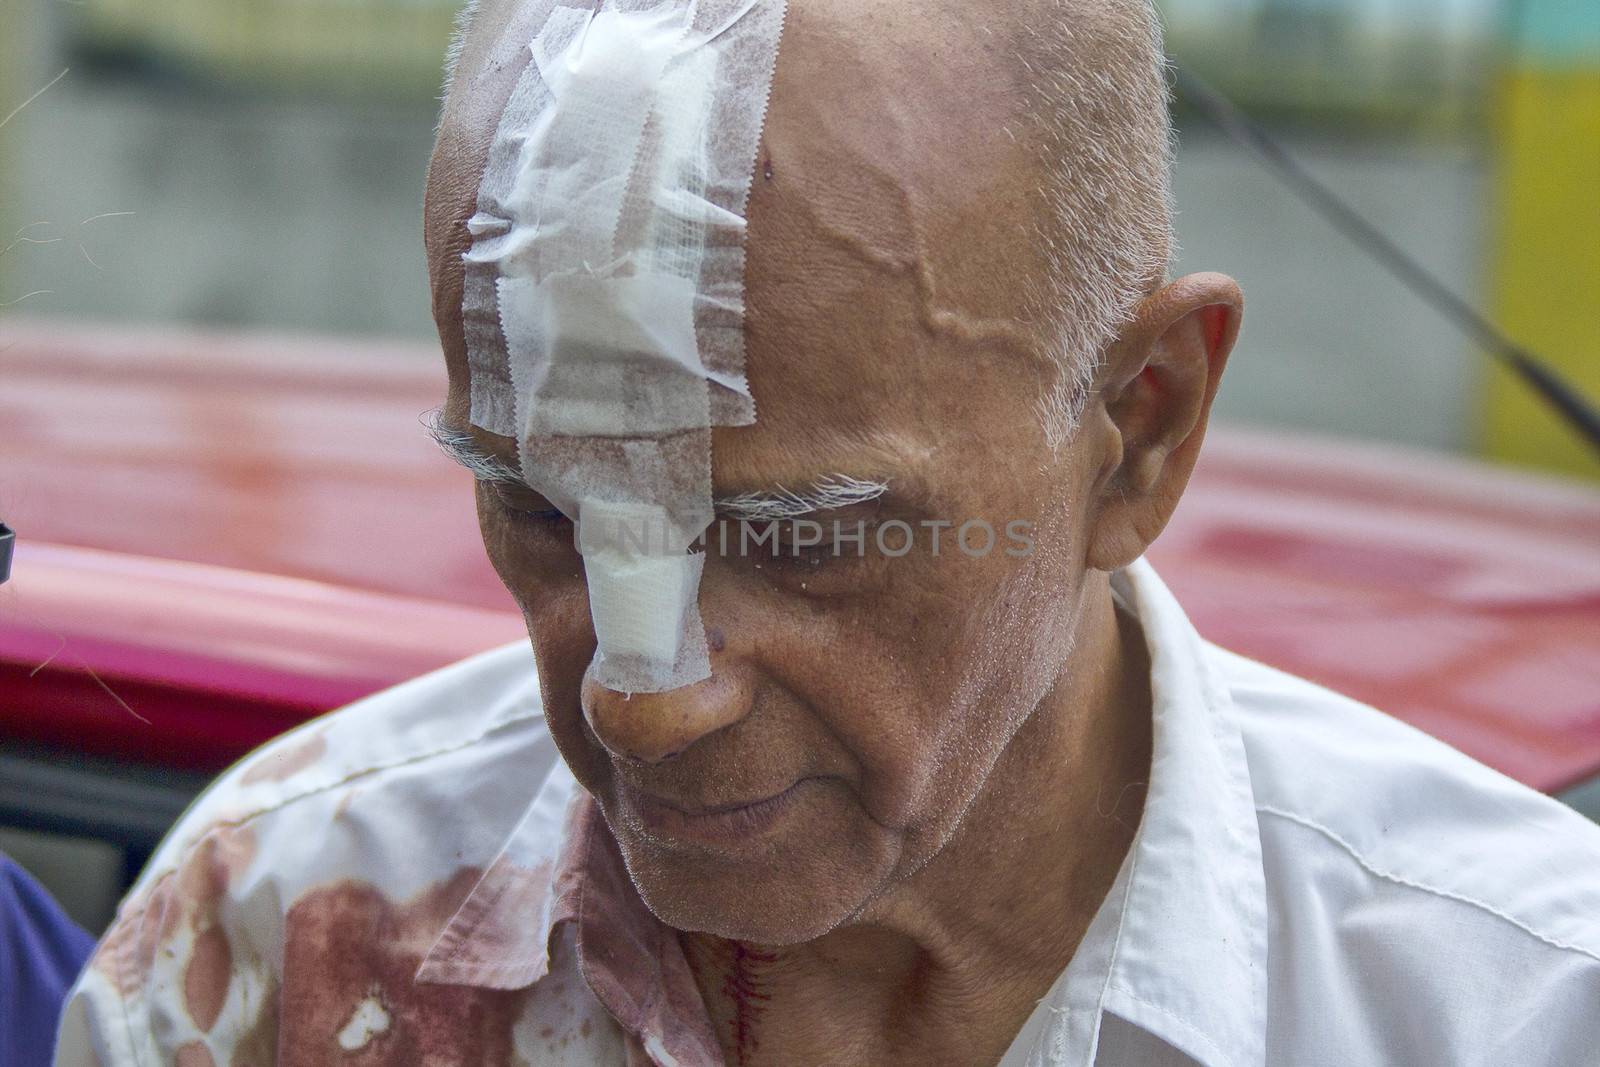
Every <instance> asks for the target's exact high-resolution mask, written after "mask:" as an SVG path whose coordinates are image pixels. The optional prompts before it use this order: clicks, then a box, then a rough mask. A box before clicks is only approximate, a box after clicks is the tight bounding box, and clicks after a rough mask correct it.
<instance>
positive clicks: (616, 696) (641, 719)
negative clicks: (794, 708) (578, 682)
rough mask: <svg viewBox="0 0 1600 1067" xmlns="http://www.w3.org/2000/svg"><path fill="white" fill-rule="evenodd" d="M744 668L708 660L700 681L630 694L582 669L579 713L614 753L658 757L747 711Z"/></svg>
mask: <svg viewBox="0 0 1600 1067" xmlns="http://www.w3.org/2000/svg"><path fill="white" fill-rule="evenodd" d="M743 673H744V672H742V671H737V670H732V671H729V670H719V669H718V668H717V667H716V665H715V664H713V667H712V673H711V677H710V678H707V679H705V680H704V681H700V682H696V683H694V684H693V685H686V686H684V687H683V688H681V689H670V690H668V691H667V692H665V693H631V694H630V693H618V692H616V691H615V690H612V689H607V688H606V687H605V686H603V685H601V684H600V683H599V682H596V681H595V680H594V676H593V675H592V674H585V675H584V679H583V689H582V698H581V699H582V702H583V717H584V719H585V720H586V721H587V722H588V723H589V729H591V730H593V731H594V735H595V737H597V738H599V740H600V743H601V744H602V745H604V746H605V747H606V748H607V749H608V750H610V752H611V753H612V754H613V755H616V756H620V757H622V758H624V759H632V760H640V761H643V762H645V763H660V762H662V761H663V760H669V759H671V758H672V757H674V756H676V755H678V754H679V753H681V752H683V751H684V750H685V749H687V748H688V747H689V746H690V745H692V744H694V743H695V742H696V741H698V740H700V739H701V738H702V737H706V736H708V735H710V734H713V733H715V732H716V731H718V730H721V729H722V728H723V727H725V726H732V725H733V724H734V723H736V722H738V721H739V720H740V719H742V718H744V717H745V716H746V715H747V714H749V711H750V705H751V703H752V697H753V689H752V687H751V686H750V685H749V684H748V682H746V681H745V680H743V678H742V675H743Z"/></svg>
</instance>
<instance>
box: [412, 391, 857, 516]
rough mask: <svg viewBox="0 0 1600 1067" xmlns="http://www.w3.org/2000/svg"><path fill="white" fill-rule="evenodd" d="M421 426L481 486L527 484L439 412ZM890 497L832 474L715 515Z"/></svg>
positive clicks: (724, 501)
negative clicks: (480, 483)
mask: <svg viewBox="0 0 1600 1067" xmlns="http://www.w3.org/2000/svg"><path fill="white" fill-rule="evenodd" d="M422 425H423V427H424V429H425V430H426V432H427V434H428V436H429V437H430V438H432V439H433V442H434V444H436V445H438V446H439V449H440V451H442V452H443V453H444V454H445V455H446V456H448V457H449V458H450V459H452V460H454V461H455V462H456V463H458V464H460V465H461V466H462V467H465V468H466V469H467V470H468V471H469V472H471V474H472V476H473V477H474V478H476V479H478V480H479V481H480V482H498V483H502V484H505V483H509V484H511V485H525V484H526V482H525V481H524V479H523V477H522V472H521V471H520V470H518V469H516V468H515V467H512V466H511V465H509V464H507V463H506V462H505V461H503V460H501V459H500V458H499V457H497V456H493V455H490V454H489V453H488V452H485V451H484V450H483V448H482V446H480V445H479V444H478V442H477V440H476V439H474V438H473V436H472V434H470V433H468V432H467V431H466V430H463V429H461V428H460V427H457V426H451V425H450V424H449V423H447V422H445V421H444V418H443V417H442V415H441V413H440V412H438V411H430V412H428V414H426V415H424V416H423V419H422ZM888 491H889V483H888V482H879V481H872V480H868V479H865V478H856V477H852V476H851V475H848V474H829V475H826V476H824V477H822V478H819V479H817V480H816V481H814V482H812V483H811V485H810V486H809V487H808V488H806V489H802V490H798V491H797V490H794V489H789V488H787V487H785V486H782V485H780V486H777V487H776V488H774V489H770V490H761V491H753V492H748V493H738V494H736V495H734V496H729V497H720V498H718V500H717V501H716V510H717V512H718V513H719V514H721V515H723V516H724V517H726V518H729V519H733V520H735V521H737V522H776V521H781V520H783V519H796V518H799V517H800V516H802V515H810V514H813V513H815V512H819V511H832V510H835V509H837V508H847V507H851V506H853V505H856V504H867V503H871V502H872V501H874V500H877V499H878V498H879V497H881V496H883V495H884V494H885V493H887V492H888Z"/></svg>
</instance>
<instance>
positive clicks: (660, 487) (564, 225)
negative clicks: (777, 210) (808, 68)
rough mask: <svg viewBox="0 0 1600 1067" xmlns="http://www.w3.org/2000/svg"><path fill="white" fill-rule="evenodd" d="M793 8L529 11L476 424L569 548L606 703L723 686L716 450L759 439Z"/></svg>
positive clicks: (481, 235)
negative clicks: (748, 272)
mask: <svg viewBox="0 0 1600 1067" xmlns="http://www.w3.org/2000/svg"><path fill="white" fill-rule="evenodd" d="M783 18H784V5H783V2H782V0H702V2H699V3H693V2H690V3H683V2H666V3H662V2H659V0H658V2H654V3H641V2H628V0H603V2H601V3H598V4H591V5H588V6H585V7H570V6H567V7H557V6H554V5H552V4H547V3H546V4H540V3H530V4H527V5H525V6H524V7H523V8H522V9H521V10H520V11H519V14H518V16H517V17H516V18H515V19H513V22H512V25H511V26H510V27H508V29H507V31H506V35H505V38H504V39H503V40H502V41H501V43H500V45H499V48H500V54H501V55H502V56H503V55H505V54H509V45H513V44H515V43H516V42H519V41H520V42H524V43H525V44H526V47H527V48H528V50H529V52H530V53H531V62H530V63H528V65H527V67H526V69H525V70H524V71H523V73H522V75H521V77H520V78H519V80H518V82H517V84H516V86H515V88H514V89H513V91H512V93H511V96H510V98H509V100H508V102H507V104H506V108H505V110H504V112H503V113H502V116H501V120H500V123H499V127H498V129H497V131H496V134H495V137H494V140H493V142H492V144H491V147H490V153H489V162H488V166H487V168H486V169H485V172H484V177H483V180H482V184H481V186H480V188H479V191H478V211H477V214H475V215H474V216H473V218H472V219H471V220H470V221H469V223H468V226H469V229H470V231H471V233H472V236H473V243H472V246H471V248H470V249H469V250H468V252H467V254H466V256H465V259H466V281H465V292H464V297H463V304H462V313H463V319H464V322H465V329H466V341H467V356H468V366H469V370H470V374H471V393H472V395H471V417H472V421H473V422H474V423H475V424H477V425H478V426H481V427H482V428H484V429H485V430H488V431H490V432H493V433H498V434H502V435H505V436H512V437H515V438H516V439H517V441H518V445H519V454H520V458H521V464H522V471H523V476H524V478H525V479H526V480H527V482H528V484H529V485H530V486H531V487H532V488H534V489H535V490H537V491H538V492H540V493H542V494H543V495H544V496H546V497H547V498H548V499H549V500H550V501H551V502H552V503H553V504H555V505H556V506H557V507H559V508H560V509H561V510H562V511H563V512H564V513H565V514H566V515H567V516H568V517H570V518H572V519H573V520H574V521H575V522H576V523H577V524H578V547H579V551H580V552H581V553H582V554H583V560H584V571H585V575H586V577H587V579H588V585H589V602H590V608H591V612H592V615H593V618H594V627H595V636H596V639H597V643H598V649H597V652H596V658H595V662H594V664H593V665H592V670H593V673H594V675H595V677H596V679H597V680H598V681H599V682H600V683H601V684H603V685H606V686H607V687H609V688H612V689H617V690H621V691H629V692H659V691H662V690H666V689H673V688H677V687H679V686H683V685H688V684H691V683H693V682H696V681H699V680H701V679H703V678H706V677H708V676H709V675H710V663H709V659H708V654H707V649H706V641H705V633H704V628H703V627H702V625H701V622H700V617H699V611H698V608H697V605H696V600H697V594H698V589H699V580H700V572H701V566H702V564H703V561H704V557H703V556H702V555H698V554H694V553H692V552H691V551H690V546H691V545H692V543H693V542H694V540H695V539H696V538H697V537H698V536H699V534H700V533H701V532H702V531H703V530H704V529H705V528H706V526H707V525H709V524H710V522H711V520H712V506H711V427H712V426H734V425H744V424H748V423H751V422H753V421H754V420H755V404H754V401H753V399H752V398H751V395H750V390H749V387H748V385H747V383H746V381H745V376H744V330H743V325H744V291H743V290H744V231H745V223H744V210H745V202H746V200H747V199H748V196H749V191H750V183H751V177H752V174H753V172H754V169H755V157H756V151H757V147H758V144H759V140H760V135H761V127H762V123H763V120H764V117H765V112H766V102H767V95H768V92H769V90H770V86H771V82H772V72H773V67H774V64H775V62H776V58H777V50H778V41H779V37H780V36H781V33H782V28H783Z"/></svg>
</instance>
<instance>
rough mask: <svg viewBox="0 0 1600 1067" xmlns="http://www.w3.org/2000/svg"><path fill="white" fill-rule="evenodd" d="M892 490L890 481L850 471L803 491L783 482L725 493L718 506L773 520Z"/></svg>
mask: <svg viewBox="0 0 1600 1067" xmlns="http://www.w3.org/2000/svg"><path fill="white" fill-rule="evenodd" d="M888 491H889V483H888V482H877V481H870V480H867V479H864V478H855V477H852V476H850V475H848V474H830V475H827V476H826V477H823V478H819V479H817V480H816V481H814V482H812V483H811V485H810V487H809V488H807V489H802V490H799V491H796V490H793V489H788V488H786V487H784V486H781V485H780V486H778V487H777V488H776V489H772V490H769V491H764V492H751V493H740V494H738V495H737V496H730V497H723V498H721V499H719V500H718V501H717V510H718V511H719V512H721V513H722V514H723V515H726V516H727V517H728V518H730V519H735V520H738V521H740V522H773V521H778V520H782V519H795V518H799V517H800V516H801V515H810V514H812V513H813V512H818V511H832V510H834V509H836V508H848V507H851V506H852V505H855V504H867V503H870V502H872V501H874V500H877V499H878V498H879V497H881V496H883V495H884V494H885V493H887V492H888Z"/></svg>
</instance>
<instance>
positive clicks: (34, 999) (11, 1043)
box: [0, 854, 94, 1067]
mask: <svg viewBox="0 0 1600 1067" xmlns="http://www.w3.org/2000/svg"><path fill="white" fill-rule="evenodd" d="M93 949H94V938H92V937H90V936H89V935H88V934H87V933H85V932H84V931H83V930H82V929H81V928H80V927H79V926H78V925H77V924H76V923H74V922H73V921H72V920H70V919H68V918H67V917H66V916H65V915H64V914H62V912H61V909H60V908H59V907H58V906H57V905H56V902H55V901H53V900H51V899H50V895H49V894H48V893H46V892H45V891H44V889H43V887H41V886H40V885H39V883H37V882H35V881H34V880H33V879H32V878H30V877H29V876H28V873H27V872H26V871H24V870H23V869H22V868H21V867H18V866H17V865H16V864H15V863H13V862H12V861H11V859H10V858H8V857H7V856H5V855H3V854H0V1063H3V1064H6V1067H45V1065H46V1064H48V1063H49V1062H50V1059H51V1056H52V1054H53V1052H54V1046H55V1040H56V1024H57V1022H58V1020H59V1019H60V1017H61V1006H62V1004H63V1003H64V1002H65V1001H66V998H67V990H68V989H69V988H71V986H72V982H73V979H75V978H76V977H77V976H78V972H79V971H81V970H82V969H83V965H84V963H85V961H87V960H88V958H89V953H90V952H91V951H92V950H93Z"/></svg>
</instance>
